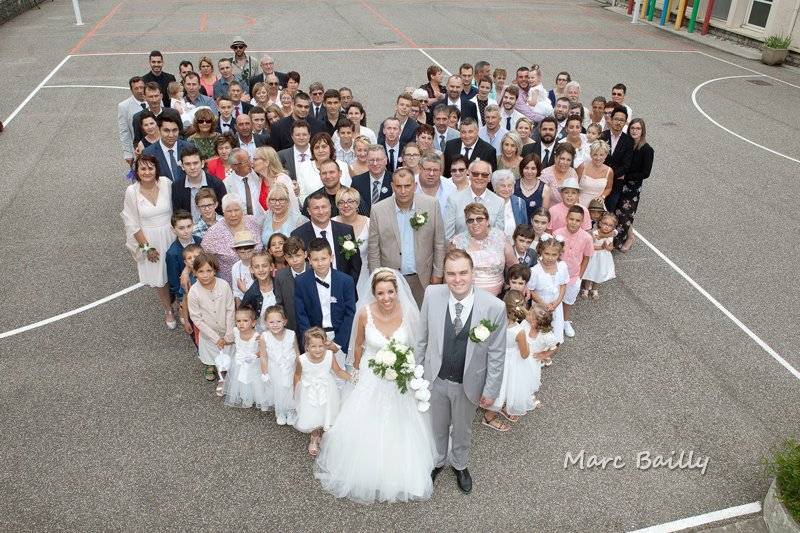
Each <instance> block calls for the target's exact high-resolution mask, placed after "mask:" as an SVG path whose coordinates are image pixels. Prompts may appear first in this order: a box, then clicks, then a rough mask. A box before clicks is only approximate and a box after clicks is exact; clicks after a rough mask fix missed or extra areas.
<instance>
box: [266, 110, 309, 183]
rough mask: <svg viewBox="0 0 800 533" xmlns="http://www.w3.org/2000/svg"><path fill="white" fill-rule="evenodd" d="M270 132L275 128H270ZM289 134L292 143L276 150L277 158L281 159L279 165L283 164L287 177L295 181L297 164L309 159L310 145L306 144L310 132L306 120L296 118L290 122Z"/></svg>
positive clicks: (273, 131)
mask: <svg viewBox="0 0 800 533" xmlns="http://www.w3.org/2000/svg"><path fill="white" fill-rule="evenodd" d="M272 133H273V135H274V133H275V130H272ZM291 135H292V145H291V146H290V147H289V148H285V149H283V150H281V151H280V152H278V159H280V160H281V165H283V168H284V169H285V170H286V173H287V174H289V177H290V178H292V180H294V181H297V165H299V164H300V163H303V162H305V161H311V146H309V144H308V141H309V140H310V139H311V132H310V131H309V128H308V122H306V121H305V120H298V121H297V122H295V123H294V124H292V132H291ZM273 139H274V137H273Z"/></svg>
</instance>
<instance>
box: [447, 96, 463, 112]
mask: <svg viewBox="0 0 800 533" xmlns="http://www.w3.org/2000/svg"><path fill="white" fill-rule="evenodd" d="M447 105H454V106H456V107H457V108H458V110H459V111H461V98H459V99H458V100H456V101H455V102H452V101H451V100H450V97H449V96H448V97H447Z"/></svg>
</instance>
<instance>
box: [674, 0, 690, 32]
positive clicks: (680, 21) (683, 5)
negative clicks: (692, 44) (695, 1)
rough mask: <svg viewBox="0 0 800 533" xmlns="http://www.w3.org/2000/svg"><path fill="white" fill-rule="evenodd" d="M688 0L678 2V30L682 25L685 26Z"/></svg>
mask: <svg viewBox="0 0 800 533" xmlns="http://www.w3.org/2000/svg"><path fill="white" fill-rule="evenodd" d="M687 1H688V0H680V2H678V14H677V15H676V16H675V29H676V30H679V29H681V26H683V17H684V15H685V14H686V2H687Z"/></svg>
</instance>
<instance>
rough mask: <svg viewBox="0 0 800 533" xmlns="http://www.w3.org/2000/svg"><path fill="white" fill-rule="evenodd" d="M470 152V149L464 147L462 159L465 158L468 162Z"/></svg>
mask: <svg viewBox="0 0 800 533" xmlns="http://www.w3.org/2000/svg"><path fill="white" fill-rule="evenodd" d="M470 150H472V148H467V147H466V146H465V147H464V157H466V158H467V160H469V151H470Z"/></svg>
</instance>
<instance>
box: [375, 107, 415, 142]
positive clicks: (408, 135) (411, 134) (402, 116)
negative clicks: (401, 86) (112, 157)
mask: <svg viewBox="0 0 800 533" xmlns="http://www.w3.org/2000/svg"><path fill="white" fill-rule="evenodd" d="M413 103H414V100H412V99H411V95H409V94H401V95H400V96H398V97H397V101H396V102H395V107H394V118H396V119H397V120H399V121H400V146H401V149H402V147H403V146H405V145H406V143H410V142H413V141H414V140H415V139H416V135H417V121H416V120H414V119H413V118H409V116H408V115H409V113H411V105H412V104H413ZM384 141H385V137H384V134H383V123H381V127H380V131H379V132H378V144H383V145H384V146H385V143H384Z"/></svg>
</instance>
